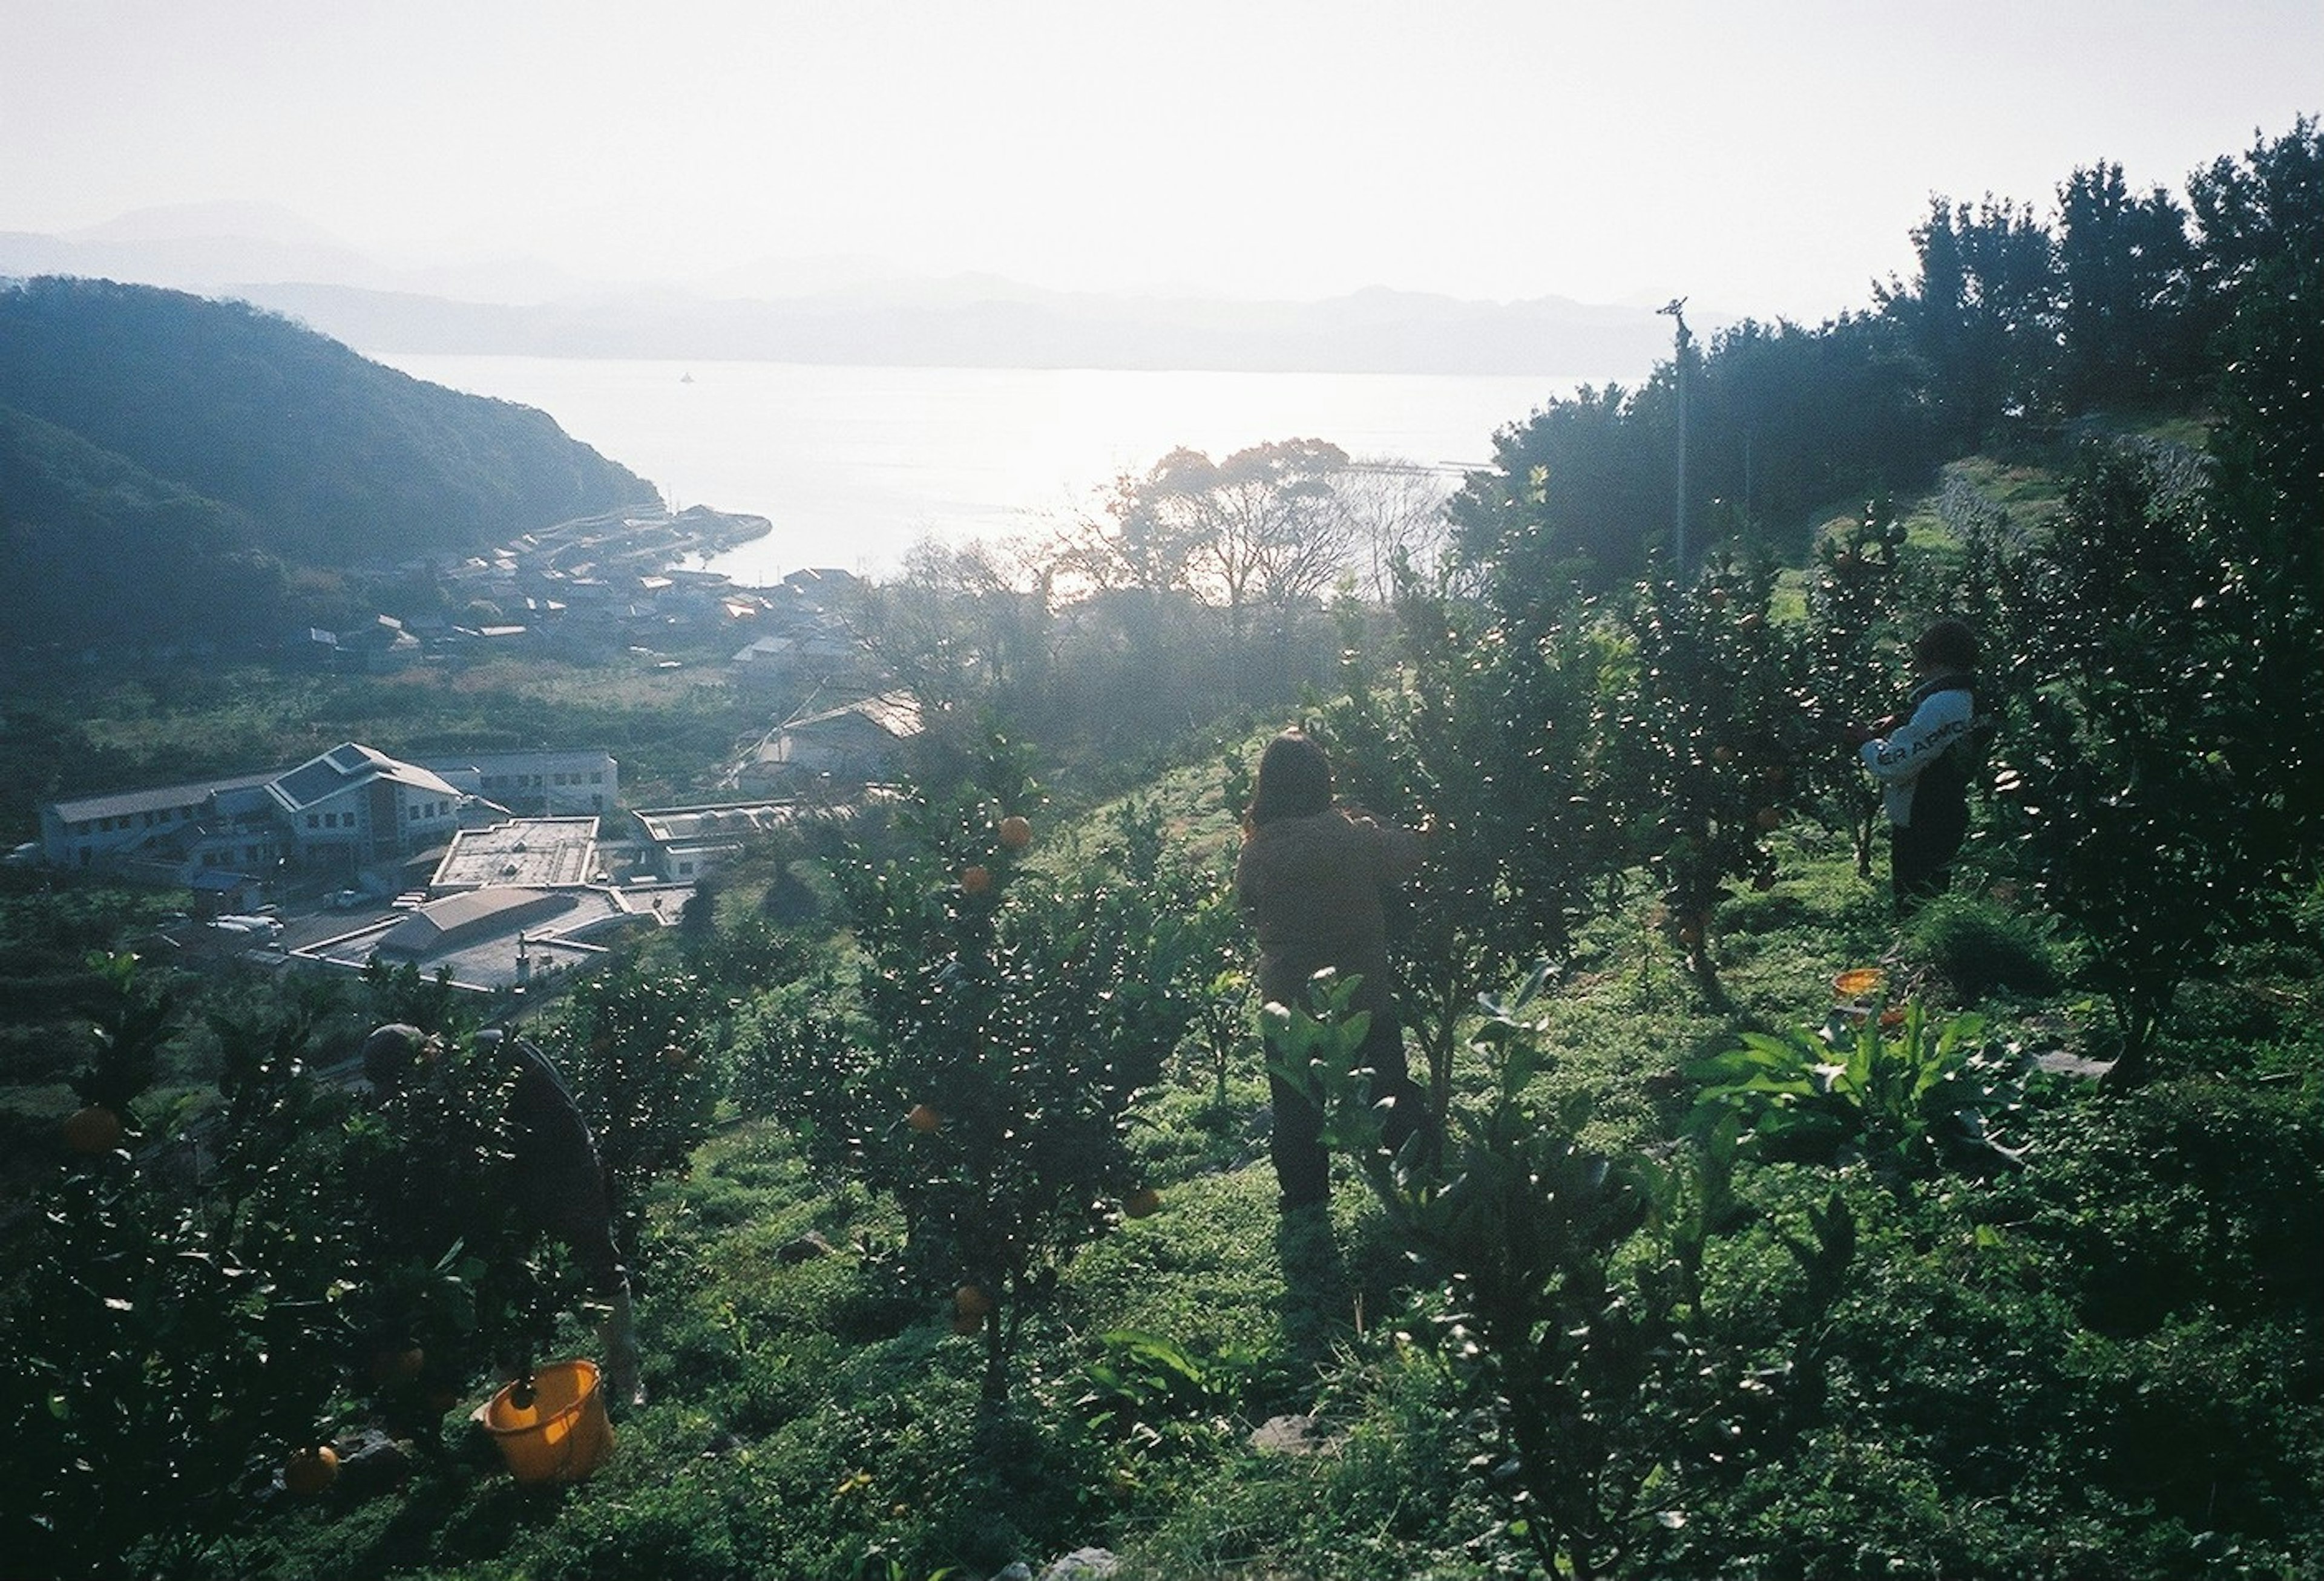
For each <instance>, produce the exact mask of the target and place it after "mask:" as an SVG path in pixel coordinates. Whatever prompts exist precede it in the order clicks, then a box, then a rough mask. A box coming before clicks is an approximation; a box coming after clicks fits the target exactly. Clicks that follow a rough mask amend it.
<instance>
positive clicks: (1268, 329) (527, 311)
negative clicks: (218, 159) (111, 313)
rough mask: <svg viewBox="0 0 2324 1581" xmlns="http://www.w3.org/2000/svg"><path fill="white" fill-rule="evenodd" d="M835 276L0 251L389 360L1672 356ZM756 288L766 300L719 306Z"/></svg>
mask: <svg viewBox="0 0 2324 1581" xmlns="http://www.w3.org/2000/svg"><path fill="white" fill-rule="evenodd" d="M838 273H839V271H837V270H835V269H826V270H820V271H818V270H816V269H814V268H812V267H801V266H797V265H791V266H782V265H776V264H770V265H768V266H767V267H766V268H764V269H762V270H759V271H728V273H727V274H725V275H724V276H722V277H720V278H719V279H717V280H715V281H713V282H711V283H710V284H709V285H707V286H706V287H697V288H694V289H680V288H676V287H653V288H642V287H641V288H629V289H613V288H608V287H604V286H602V285H599V286H592V285H590V284H587V283H586V282H583V281H579V280H575V279H573V278H571V277H570V276H567V275H564V274H561V273H559V272H558V271H555V270H554V269H552V268H550V267H549V266H547V265H544V264H541V263H539V262H537V261H529V260H522V259H516V260H503V261H498V262H489V263H484V264H478V265H472V266H466V267H463V268H458V269H449V268H441V269H429V270H399V269H395V268H392V267H390V266H388V265H384V264H382V263H380V262H376V261H374V260H372V259H369V258H367V257H365V256H364V255H363V254H362V253H359V252H358V251H356V250H355V249H354V248H351V247H348V246H346V244H344V243H341V242H339V241H337V239H335V238H333V237H331V236H330V235H328V234H326V233H324V232H322V231H320V230H318V229H316V228H315V227H313V226H311V225H308V224H306V222H304V221H302V220H300V218H299V217H298V216H294V215H290V214H288V213H286V212H284V211H281V210H278V209H272V208H266V207H256V206H247V205H202V206H190V207H181V208H172V209H161V210H148V211H144V212H143V213H142V214H139V215H135V216H126V217H124V219H122V220H119V221H115V222H114V223H112V224H110V225H103V226H98V227H96V228H94V229H91V230H87V231H81V232H76V233H73V234H69V235H42V234H31V233H25V232H0V277H5V276H29V275H38V274H71V275H84V276H95V277H100V278H105V279H111V280H124V281H137V282H142V283H146V284H152V285H163V286H171V287H174V288H176V289H179V290H190V291H198V292H202V293H204V294H208V295H214V296H230V297H235V298H238V299H243V300H245V301H249V302H252V303H254V304H255V305H257V306H260V307H263V308H271V309H272V310H274V311H276V312H280V313H282V314H285V315H287V316H289V317H293V318H296V319H298V320H300V322H302V323H305V324H307V325H309V326H311V327H313V328H315V329H318V330H319V331H321V332H322V333H324V334H326V335H328V336H333V337H334V338H336V339H338V340H342V341H345V342H346V343H347V344H348V345H352V346H354V347H355V348H356V349H357V350H359V351H363V352H366V353H373V354H394V353H435V354H459V353H471V354H523V355H532V356H584V357H668V358H684V359H688V360H705V361H706V360H710V359H715V358H747V359H754V360H764V361H775V362H800V363H880V364H902V365H914V366H952V367H1014V368H1042V367H1092V368H1130V369H1142V368H1154V369H1161V368H1190V369H1213V370H1223V371H1237V372H1246V371H1247V372H1383V373H1510V374H1538V375H1563V376H1567V377H1572V376H1576V375H1580V374H1584V373H1591V372H1600V371H1604V370H1631V371H1634V372H1632V375H1631V376H1632V377H1633V378H1640V377H1643V376H1644V375H1645V374H1646V372H1647V371H1648V370H1650V369H1651V368H1652V367H1653V365H1654V363H1655V359H1656V358H1657V357H1659V356H1662V355H1665V354H1667V352H1668V348H1669V345H1670V334H1669V328H1670V326H1669V325H1668V323H1667V321H1666V320H1664V319H1662V318H1660V317H1657V316H1656V315H1655V313H1654V312H1652V311H1651V310H1649V309H1647V308H1639V307H1609V306H1592V305H1590V304H1586V303H1581V302H1575V301H1571V300H1568V299H1563V298H1557V297H1544V298H1539V299H1534V300H1530V301H1521V302H1480V301H1464V300H1460V299H1454V298H1451V297H1443V296H1434V295H1427V294H1423V293H1418V292H1410V291H1396V290H1386V289H1377V288H1376V289H1373V290H1363V291H1359V292H1356V293H1355V294H1353V295H1351V296H1343V297H1336V298H1333V299H1327V300H1323V301H1313V302H1242V301H1227V300H1219V299H1201V298H1194V297H1180V296H1167V295H1162V294H1148V295H1141V296H1113V295H1102V294H1097V293H1075V292H1063V291H1051V290H1041V289H1038V288H1036V287H1031V286H1027V285H1023V284H1019V283H1018V282H1014V281H1010V280H1000V279H996V278H991V277H987V276H956V277H954V278H951V279H945V280H930V279H908V278H897V277H889V278H884V279H872V280H865V279H863V278H862V275H861V274H858V275H857V276H856V277H855V283H845V284H840V283H833V281H834V277H835V276H836V275H837V274H838ZM742 291H755V292H756V293H757V294H751V295H740V294H727V293H733V292H742ZM770 292H771V293H773V294H768V293H770ZM1698 327H1701V326H1698Z"/></svg>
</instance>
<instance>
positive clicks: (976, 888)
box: [960, 862, 992, 895]
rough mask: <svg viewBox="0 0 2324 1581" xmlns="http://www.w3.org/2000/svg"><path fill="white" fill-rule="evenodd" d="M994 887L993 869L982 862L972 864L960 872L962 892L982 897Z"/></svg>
mask: <svg viewBox="0 0 2324 1581" xmlns="http://www.w3.org/2000/svg"><path fill="white" fill-rule="evenodd" d="M991 887H992V869H990V868H988V867H985V866H984V865H983V864H982V863H981V862H971V863H970V864H969V865H968V866H967V867H964V868H963V869H961V870H960V892H961V893H962V894H963V895H982V894H983V893H984V892H985V891H986V890H988V889H990V888H991Z"/></svg>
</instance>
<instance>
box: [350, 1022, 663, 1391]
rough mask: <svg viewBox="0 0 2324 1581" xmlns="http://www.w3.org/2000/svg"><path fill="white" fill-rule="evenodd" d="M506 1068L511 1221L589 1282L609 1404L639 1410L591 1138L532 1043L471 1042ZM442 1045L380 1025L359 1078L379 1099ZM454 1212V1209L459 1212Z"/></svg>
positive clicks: (628, 1321)
mask: <svg viewBox="0 0 2324 1581" xmlns="http://www.w3.org/2000/svg"><path fill="white" fill-rule="evenodd" d="M476 1043H477V1046H478V1047H479V1048H480V1049H484V1050H489V1051H493V1052H496V1053H497V1055H498V1057H499V1058H500V1059H501V1060H502V1061H503V1062H504V1063H505V1065H506V1067H507V1070H508V1077H509V1080H508V1086H507V1091H508V1106H507V1109H506V1112H505V1115H504V1116H503V1126H504V1130H503V1135H504V1136H505V1139H506V1144H507V1147H508V1154H509V1160H508V1165H509V1167H508V1179H509V1180H510V1181H511V1182H512V1197H513V1202H512V1207H513V1209H514V1210H515V1214H516V1218H517V1222H518V1223H519V1224H520V1225H521V1226H522V1227H524V1228H525V1229H526V1230H528V1231H531V1232H536V1233H539V1234H544V1235H547V1236H549V1237H551V1238H552V1239H554V1240H557V1241H559V1242H561V1243H563V1245H565V1246H566V1247H567V1250H569V1251H570V1252H571V1253H572V1255H573V1258H574V1261H575V1262H576V1264H579V1266H580V1267H581V1269H582V1271H583V1273H585V1274H586V1277H587V1281H588V1289H589V1293H590V1295H591V1297H592V1298H593V1299H594V1300H595V1301H602V1302H604V1304H605V1306H606V1308H607V1312H606V1316H605V1318H604V1321H603V1322H602V1323H601V1324H600V1325H599V1327H598V1334H597V1337H598V1343H599V1346H600V1347H601V1348H602V1350H603V1352H604V1358H605V1386H606V1390H607V1393H608V1397H609V1398H611V1399H613V1400H619V1401H622V1402H625V1403H628V1404H632V1405H639V1404H643V1403H644V1401H645V1392H644V1390H643V1389H642V1388H641V1386H640V1384H639V1380H638V1345H637V1337H636V1334H635V1331H634V1328H633V1323H632V1316H631V1303H630V1281H629V1273H628V1271H627V1270H626V1269H624V1268H623V1267H622V1257H621V1253H620V1251H619V1250H618V1249H617V1248H616V1247H615V1245H614V1243H613V1211H612V1208H611V1206H610V1204H609V1202H608V1200H607V1196H606V1190H605V1171H604V1164H603V1163H601V1162H600V1161H599V1158H598V1155H597V1144H596V1140H595V1138H594V1137H593V1136H591V1135H590V1134H589V1125H588V1122H587V1121H586V1120H585V1119H583V1118H582V1116H581V1109H580V1106H579V1105H577V1104H576V1103H575V1102H574V1101H573V1094H572V1091H571V1089H568V1088H567V1086H566V1085H565V1079H564V1078H563V1077H562V1076H560V1075H558V1071H557V1067H556V1066H555V1065H554V1064H552V1063H551V1062H549V1056H548V1055H546V1054H544V1053H542V1052H540V1051H539V1049H538V1048H536V1047H534V1046H533V1045H532V1044H531V1043H529V1042H527V1041H526V1040H524V1039H523V1038H521V1037H508V1036H505V1035H503V1034H501V1033H499V1032H497V1031H487V1032H484V1033H480V1034H477V1038H476ZM442 1047H443V1045H442V1042H441V1040H440V1039H438V1037H436V1036H434V1035H433V1034H428V1033H423V1032H421V1031H420V1029H419V1028H418V1027H416V1026H406V1025H401V1024H400V1023H396V1024H391V1025H386V1026H383V1027H380V1028H379V1029H378V1030H377V1031H375V1032H374V1033H373V1034H371V1036H370V1037H368V1038H366V1039H365V1040H364V1046H363V1068H364V1077H365V1078H366V1079H368V1080H370V1082H371V1084H372V1086H373V1087H374V1089H377V1090H379V1091H381V1092H383V1093H385V1092H393V1091H395V1090H396V1089H399V1088H401V1086H402V1085H403V1083H404V1082H406V1081H407V1080H410V1077H411V1075H412V1072H413V1071H415V1070H417V1069H419V1068H420V1067H421V1066H422V1065H423V1064H433V1063H434V1062H435V1060H436V1058H437V1057H438V1055H439V1054H440V1053H441V1052H442ZM452 1209H453V1211H454V1212H455V1213H456V1214H457V1213H458V1212H459V1211H460V1206H459V1205H458V1204H457V1203H456V1204H453V1205H452Z"/></svg>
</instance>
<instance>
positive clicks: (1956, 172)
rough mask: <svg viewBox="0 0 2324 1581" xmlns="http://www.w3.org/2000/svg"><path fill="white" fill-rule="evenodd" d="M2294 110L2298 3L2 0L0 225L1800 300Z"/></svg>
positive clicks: (621, 261) (1287, 285)
mask: <svg viewBox="0 0 2324 1581" xmlns="http://www.w3.org/2000/svg"><path fill="white" fill-rule="evenodd" d="M2319 110H2324V0H2222V3H2213V4H2189V3H2187V0H2008V3H2006V4H2003V3H1998V0H1913V3H1910V4H1883V3H1877V0H1768V3H1763V4H1750V3H1749V0H1727V3H1711V0H1703V3H1699V4H1680V3H1667V0H1666V3H1660V4H1656V3H1627V4H1618V3H1616V0H1592V3H1589V4H1564V3H1561V0H1410V3H1407V4H1383V3H1374V0H1334V3H1329V4H1326V3H1323V0H1166V3H1162V4H1148V3H1146V0H816V3H812V4H808V3H794V0H618V3H599V0H392V3H375V0H0V230H20V231H46V232H69V231H71V230H74V229H77V228H79V227H84V226H88V225H97V224H99V223H101V222H104V221H106V220H108V219H111V218H112V217H114V216H116V215H119V214H122V213H124V212H125V211H128V210H132V209H135V208H139V207H147V206H153V205H161V204H173V203H189V202H208V201H217V200H240V201H255V202H263V203H271V204H280V205H282V206H285V207H289V208H291V209H294V210H296V211H297V212H299V213H300V214H301V215H303V216H306V217H308V218H309V219H310V220H312V221H313V222H315V223H316V224H317V225H320V226H322V227H323V228H325V229H326V230H327V231H329V232H331V233H333V234H336V235H337V236H339V237H341V238H344V239H345V240H346V241H347V242H348V243H350V244H354V245H355V246H357V247H360V248H362V249H364V250H365V251H368V252H372V253H377V254H381V255H383V256H387V257H390V258H392V259H393V260H395V261H398V262H421V261H438V260H449V259H455V258H459V259H465V258H472V257H486V256H493V255H499V254H508V253H529V254H532V255H535V256H538V257H539V258H542V259H544V260H546V261H549V262H553V263H555V264H557V265H558V266H560V267H561V268H564V269H566V270H568V271H572V272H574V273H576V274H580V275H584V276H588V277H593V278H600V279H632V278H647V277H686V276H699V275H705V274H708V273H710V272H712V271H717V270H721V269H725V268H729V267H733V266H737V265H741V264H744V263H747V262H752V261H753V260H757V259H761V258H767V257H809V256H815V255H827V254H846V255H862V256H864V257H867V258H871V259H875V260H878V261H881V262H884V263H885V264H888V265H890V266H891V267H895V268H899V269H902V270H906V271H911V272H916V273H936V274H946V273H953V272H957V271H992V272H996V273H1001V274H1005V275H1009V276H1012V277H1015V278H1017V279H1020V280H1028V281H1031V282H1033V283H1037V284H1041V285H1047V286H1055V287H1064V288H1076V289H1098V290H1112V289H1120V288H1130V287H1143V286H1153V285H1177V286H1191V287H1195V288H1202V289H1208V290H1222V291H1225V292H1230V293H1233V294H1239V295H1262V296H1282V297H1296V298H1313V297H1319V296H1325V295H1332V294H1336V293H1338V292H1342V291H1345V290H1353V289H1356V288H1358V287H1361V286H1365V285H1369V284H1383V285H1389V286H1396V287H1400V288H1405V289H1409V290H1434V291H1443V292H1448V293H1452V294H1456V295H1462V296H1473V297H1485V298H1495V299H1509V298H1518V297H1532V296H1541V295H1549V294H1556V295H1564V296H1571V297H1575V298H1579V299H1584V300H1591V301H1626V300H1644V299H1655V300H1660V299H1662V298H1664V297H1665V296H1669V295H1673V294H1677V293H1687V294H1689V295H1690V296H1691V297H1692V299H1695V300H1696V301H1697V302H1698V303H1700V304H1701V305H1702V306H1704V307H1706V308H1713V309H1723V310H1727V311H1735V312H1748V313H1753V314H1757V315H1759V316H1762V317H1768V316H1773V315H1775V314H1787V315H1790V316H1793V317H1801V318H1805V319H1809V320H1815V319H1820V318H1821V317H1825V316H1828V315H1829V314H1831V313H1832V312H1835V311H1838V310H1839V309H1840V308H1853V307H1859V306H1862V305H1864V304H1865V303H1866V301H1867V299H1868V289H1869V282H1870V281H1871V280H1873V279H1874V278H1876V277H1885V276H1886V275H1887V274H1889V273H1891V272H1893V271H1901V270H1904V269H1905V268H1906V267H1907V265H1908V262H1909V249H1908V245H1907V243H1906V239H1905V234H1906V232H1907V230H1908V229H1909V227H1910V226H1911V225H1913V224H1914V222H1915V221H1916V220H1917V219H1918V218H1919V217H1920V216H1922V214H1923V212H1924V211H1925V208H1926V206H1927V200H1928V195H1929V194H1930V193H1931V192H1932V191H1941V192H1944V193H1947V194H1950V195H1951V196H1954V197H1957V198H1977V197H1978V196H1980V195H1982V194H1984V193H1986V192H1988V191H1990V192H1993V193H1995V194H1997V195H1999V196H2005V197H2014V198H2023V199H2029V200H2033V201H2035V202H2036V203H2038V204H2040V205H2041V206H2043V207H2045V208H2046V207H2047V206H2048V204H2049V202H2050V201H2051V198H2052V195H2053V193H2054V190H2055V188H2056V186H2057V183H2058V182H2059V181H2060V180H2061V179H2063V178H2064V177H2065V176H2066V175H2067V174H2068V173H2069V172H2070V170H2072V169H2073V168H2074V167H2075V166H2077V165H2080V164H2089V163H2091V162H2094V161H2098V160H2111V161H2119V162H2120V163H2121V164H2123V165H2124V166H2125V168H2126V173H2127V175H2128V177H2129V179H2130V180H2131V182H2132V183H2133V185H2134V186H2135V187H2137V188H2146V187H2149V186H2153V185H2155V184H2162V185H2164V186H2167V187H2170V188H2172V189H2174V190H2177V189H2179V188H2181V184H2182V183H2183V181H2184V179H2185V177H2186V175H2187V173H2188V171H2189V170H2191V169H2192V168H2194V167H2195V166H2196V165H2197V164H2199V163H2201V162H2205V161H2208V160H2209V159H2210V158H2212V157H2215V156H2217V155H2219V154H2224V153H2236V152H2242V151H2244V150H2246V149H2247V148H2248V147H2249V146H2250V145H2251V143H2252V141H2253V137H2254V133H2255V131H2257V132H2264V133H2265V134H2267V135H2268V136H2271V137H2273V136H2276V135H2280V134H2281V133H2284V132H2286V131H2289V130H2290V128H2291V126H2292V118H2293V116H2294V115H2295V114H2298V113H2301V112H2308V113H2314V112H2317V111H2319Z"/></svg>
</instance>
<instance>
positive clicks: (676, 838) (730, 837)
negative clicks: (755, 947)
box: [632, 801, 798, 883]
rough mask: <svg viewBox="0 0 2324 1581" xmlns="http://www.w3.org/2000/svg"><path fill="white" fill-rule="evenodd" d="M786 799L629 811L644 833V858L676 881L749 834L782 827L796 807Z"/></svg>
mask: <svg viewBox="0 0 2324 1581" xmlns="http://www.w3.org/2000/svg"><path fill="white" fill-rule="evenodd" d="M797 812H798V804H796V803H793V802H790V801H761V802H724V803H720V804H716V805H707V806H699V807H657V808H654V809H652V810H651V811H642V812H639V813H634V814H632V815H633V816H634V817H635V818H636V819H637V821H638V828H639V830H640V832H641V833H642V834H643V835H644V846H645V853H646V860H647V862H648V863H649V864H650V866H651V867H652V869H653V870H654V872H655V873H656V874H657V875H659V877H661V878H667V879H669V880H670V881H672V882H674V883H683V882H685V881H686V880H687V879H689V878H700V877H702V875H703V874H705V873H706V872H708V871H710V869H713V868H715V867H716V866H718V865H719V864H721V863H723V862H727V861H732V860H733V859H734V858H735V857H737V856H739V855H741V854H742V846H743V843H744V841H747V840H748V839H749V837H750V836H752V835H753V834H759V833H763V832H766V831H768V830H770V829H775V828H779V827H780V826H781V825H782V824H784V823H788V822H789V821H790V819H791V818H792V817H793V816H794V815H795V814H796V813H797Z"/></svg>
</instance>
